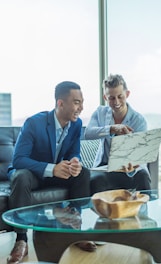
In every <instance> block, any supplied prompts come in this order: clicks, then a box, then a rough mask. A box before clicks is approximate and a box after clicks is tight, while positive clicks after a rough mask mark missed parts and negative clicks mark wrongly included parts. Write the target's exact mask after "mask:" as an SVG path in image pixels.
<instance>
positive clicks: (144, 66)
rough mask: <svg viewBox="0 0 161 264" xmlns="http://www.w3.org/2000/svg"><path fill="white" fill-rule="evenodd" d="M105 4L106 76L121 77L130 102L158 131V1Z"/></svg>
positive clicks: (160, 67)
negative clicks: (106, 31) (107, 73)
mask: <svg viewBox="0 0 161 264" xmlns="http://www.w3.org/2000/svg"><path fill="white" fill-rule="evenodd" d="M107 1H108V72H109V73H119V74H122V75H123V77H124V78H125V80H126V81H127V84H128V88H129V90H130V91H131V94H130V97H129V99H128V100H129V102H130V103H131V105H132V106H133V107H134V108H135V109H136V110H137V111H139V112H141V113H142V114H144V115H145V116H146V118H147V120H148V125H149V128H154V127H161V104H160V99H161V34H160V25H161V15H160V12H161V1H160V0H141V1H140V0H135V1H132V0H107Z"/></svg>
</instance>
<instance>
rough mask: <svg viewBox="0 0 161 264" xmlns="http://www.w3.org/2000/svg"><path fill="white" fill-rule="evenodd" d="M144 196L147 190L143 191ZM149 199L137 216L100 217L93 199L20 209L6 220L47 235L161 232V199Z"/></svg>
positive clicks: (6, 215)
mask: <svg viewBox="0 0 161 264" xmlns="http://www.w3.org/2000/svg"><path fill="white" fill-rule="evenodd" d="M142 193H144V191H142ZM146 194H149V196H150V200H149V201H148V202H147V203H145V204H143V205H142V206H141V208H140V211H139V213H138V215H137V216H136V217H129V218H120V219H108V218H102V217H99V215H98V214H97V213H96V212H95V210H94V207H93V204H92V201H91V198H83V199H73V200H66V201H61V202H52V203H45V204H39V205H34V206H28V207H21V208H17V209H13V210H9V211H7V212H5V213H3V215H2V218H3V220H4V221H5V222H6V223H7V224H9V225H11V226H14V227H19V228H26V229H28V228H30V229H33V230H38V231H48V232H70V233H72V232H88V233H89V232H91V233H97V232H99V233H100V232H108V233H114V232H129V231H130V232H138V230H139V231H152V230H153V231H154V230H161V199H160V198H158V197H159V195H158V191H156V190H151V191H146Z"/></svg>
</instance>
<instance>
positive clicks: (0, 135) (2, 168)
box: [0, 127, 159, 231]
mask: <svg viewBox="0 0 161 264" xmlns="http://www.w3.org/2000/svg"><path fill="white" fill-rule="evenodd" d="M19 130H20V127H0V231H1V230H7V231H10V230H11V227H9V226H8V225H6V224H5V223H4V221H3V220H2V217H1V216H2V213H3V212H5V211H7V210H8V196H9V194H10V183H9V181H8V178H7V168H8V164H9V163H10V162H11V160H12V155H13V151H14V145H15V142H16V139H17V136H18V133H19ZM83 134H84V127H83V128H82V136H81V158H82V163H83V165H84V166H85V167H88V168H90V167H92V164H93V159H94V157H95V153H96V150H97V148H98V145H99V140H84V138H83ZM148 166H149V170H150V173H151V178H152V189H158V173H159V172H158V170H159V168H158V166H159V165H158V160H157V161H156V162H153V163H150V164H148ZM65 199H68V191H67V189H65V188H49V189H44V190H39V191H33V192H32V203H33V204H38V203H45V202H52V201H61V200H65Z"/></svg>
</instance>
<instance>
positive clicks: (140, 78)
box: [0, 0, 161, 128]
mask: <svg viewBox="0 0 161 264" xmlns="http://www.w3.org/2000/svg"><path fill="white" fill-rule="evenodd" d="M107 8H108V21H107V23H108V52H107V54H108V73H107V74H109V73H119V74H122V75H123V77H124V78H125V80H126V82H127V85H128V88H129V90H130V91H131V94H130V97H129V99H128V100H129V102H130V104H131V105H132V106H133V107H134V108H135V109H136V110H137V111H139V112H141V113H142V114H144V115H145V116H146V117H147V119H148V124H149V128H151V127H157V126H161V107H160V96H161V89H160V85H161V74H160V72H161V34H160V28H159V25H160V20H161V17H160V10H161V1H160V0H148V1H146V0H142V1H139V0H136V1H129V0H108V1H107ZM0 22H1V23H0V32H1V43H0V58H1V59H0V70H1V78H0V87H1V88H0V93H10V94H11V106H12V108H11V111H12V125H21V124H22V123H23V122H24V120H25V119H26V118H27V117H28V116H30V115H32V114H34V113H36V112H39V111H43V110H50V109H52V108H53V107H54V87H55V85H56V84H57V83H58V82H60V81H63V80H73V81H76V82H78V83H79V84H80V85H81V87H82V91H83V95H84V110H83V112H82V114H81V118H82V119H83V123H84V125H86V123H87V122H88V120H89V118H90V116H91V114H92V112H93V111H94V110H95V109H96V107H97V106H98V105H99V103H100V101H99V99H100V98H99V41H98V39H99V32H98V0H77V1H75V0H7V1H6V0H0Z"/></svg>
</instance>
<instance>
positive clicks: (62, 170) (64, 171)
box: [53, 158, 82, 179]
mask: <svg viewBox="0 0 161 264" xmlns="http://www.w3.org/2000/svg"><path fill="white" fill-rule="evenodd" d="M81 170H82V165H81V163H80V161H79V160H78V158H72V159H71V160H70V161H68V160H62V161H61V162H60V163H58V164H56V165H55V167H54V170H53V176H56V177H58V178H62V179H69V177H71V176H74V177H76V176H78V175H79V173H80V172H81Z"/></svg>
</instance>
